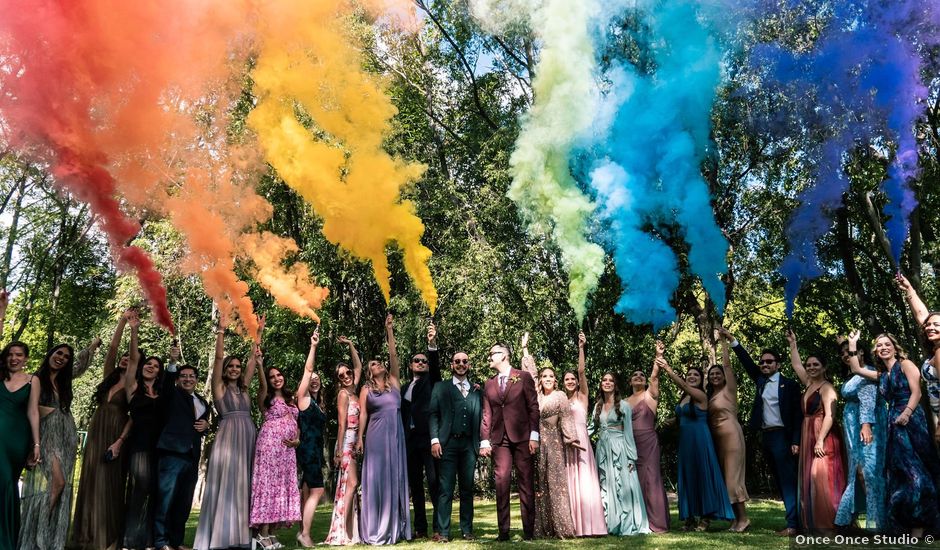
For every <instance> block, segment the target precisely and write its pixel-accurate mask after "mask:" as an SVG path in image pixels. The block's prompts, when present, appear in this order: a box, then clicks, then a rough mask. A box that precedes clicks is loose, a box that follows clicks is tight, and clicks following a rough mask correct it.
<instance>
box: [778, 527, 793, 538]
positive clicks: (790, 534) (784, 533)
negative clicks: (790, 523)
mask: <svg viewBox="0 0 940 550" xmlns="http://www.w3.org/2000/svg"><path fill="white" fill-rule="evenodd" d="M774 534H775V535H777V536H779V537H795V536H796V529H794V528H793V527H787V528H786V529H781V530H779V531H777V532H776V533H774Z"/></svg>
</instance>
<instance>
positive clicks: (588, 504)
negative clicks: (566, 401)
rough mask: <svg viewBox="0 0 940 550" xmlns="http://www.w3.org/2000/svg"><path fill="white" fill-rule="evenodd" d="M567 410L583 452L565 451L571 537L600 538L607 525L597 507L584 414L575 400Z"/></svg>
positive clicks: (596, 485) (601, 507) (594, 472)
mask: <svg viewBox="0 0 940 550" xmlns="http://www.w3.org/2000/svg"><path fill="white" fill-rule="evenodd" d="M568 410H569V411H570V413H571V421H572V422H573V423H574V431H575V434H576V435H577V437H578V442H579V443H580V444H581V446H582V447H584V450H583V451H579V450H578V449H575V448H574V447H568V448H567V449H565V471H566V473H567V476H568V498H569V500H570V501H571V519H572V521H574V530H575V534H576V535H577V536H579V537H591V536H603V535H606V534H607V523H606V522H605V521H604V505H603V504H601V486H600V480H599V478H598V476H597V462H595V461H594V450H593V449H592V448H591V438H590V437H589V436H588V429H587V411H586V410H584V405H582V404H581V402H580V401H578V400H573V401H571V403H570V406H569V409H568Z"/></svg>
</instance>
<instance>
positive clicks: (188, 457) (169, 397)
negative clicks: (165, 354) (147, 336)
mask: <svg viewBox="0 0 940 550" xmlns="http://www.w3.org/2000/svg"><path fill="white" fill-rule="evenodd" d="M178 353H179V351H178V350H177V349H174V350H173V352H171V360H170V364H169V365H167V368H166V372H164V374H163V387H162V388H161V390H160V403H159V411H160V414H161V415H162V420H163V429H162V430H161V432H160V437H159V439H158V440H157V505H156V509H155V510H154V518H153V538H154V542H155V544H156V547H157V548H158V549H160V550H173V549H174V548H180V547H181V546H180V545H182V544H183V535H184V534H185V532H186V520H188V519H189V512H190V510H191V509H192V506H193V493H194V492H195V490H196V478H197V473H198V469H199V455H200V454H201V452H202V437H203V435H205V433H206V430H207V429H209V420H208V418H209V404H208V403H207V402H206V400H205V399H203V398H202V397H201V396H199V395H198V394H197V393H196V391H195V390H196V382H197V380H198V378H197V377H198V372H197V371H196V367H193V366H190V365H183V366H181V367H178V368H177V366H176V364H175V362H174V360H175V357H174V355H175V356H177V357H178Z"/></svg>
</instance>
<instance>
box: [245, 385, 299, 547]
mask: <svg viewBox="0 0 940 550" xmlns="http://www.w3.org/2000/svg"><path fill="white" fill-rule="evenodd" d="M258 370H259V373H260V372H261V369H258ZM258 379H259V382H260V386H261V387H260V389H259V391H258V405H259V406H260V407H261V410H262V411H264V423H263V424H262V425H261V430H260V431H259V432H258V441H257V444H256V446H255V466H254V475H253V477H252V480H251V515H250V520H249V521H250V523H251V527H252V528H258V535H257V537H256V539H255V540H256V541H257V542H258V545H259V547H261V548H263V549H264V550H271V549H275V548H282V545H281V544H280V543H279V542H278V541H277V538H276V537H274V536H273V535H272V534H271V529H272V527H273V528H275V529H277V528H278V527H280V526H282V525H290V524H291V523H293V522H295V521H300V490H299V489H298V488H297V455H296V453H295V452H294V448H295V447H297V445H298V444H300V430H299V428H298V427H297V414H298V411H297V405H296V404H295V403H294V392H293V391H291V390H289V389H287V388H286V387H285V386H286V384H285V382H284V375H283V374H281V371H280V370H278V369H277V368H276V367H271V368H269V369H267V372H266V373H265V375H263V376H260V375H259V376H258Z"/></svg>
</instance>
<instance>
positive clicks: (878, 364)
mask: <svg viewBox="0 0 940 550" xmlns="http://www.w3.org/2000/svg"><path fill="white" fill-rule="evenodd" d="M882 338H887V339H888V340H890V341H891V344H892V345H893V346H894V358H895V359H897V360H898V361H904V360H906V359H907V351H905V350H904V348H903V347H902V346H901V344H900V343H899V342H898V337H897V336H895V335H893V334H891V333H890V332H882V333H881V334H879V335H878V336H875V339H874V340H872V343H871V349H872V350H874V349H875V347H876V346H877V344H878V340H881V339H882ZM872 355H873V356H874V359H873V361H874V363H875V368H876V369H878V372H886V371H887V370H888V366H887V365H885V364H884V361H882V360H881V357H878V354H877V353H872Z"/></svg>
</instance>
